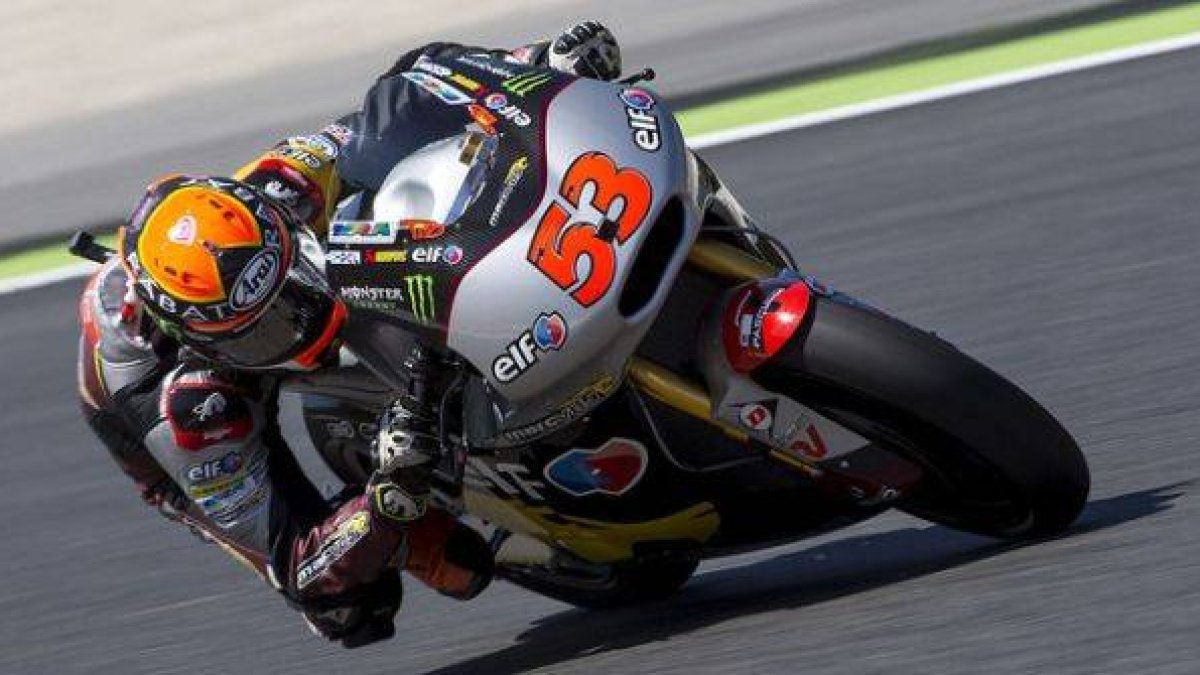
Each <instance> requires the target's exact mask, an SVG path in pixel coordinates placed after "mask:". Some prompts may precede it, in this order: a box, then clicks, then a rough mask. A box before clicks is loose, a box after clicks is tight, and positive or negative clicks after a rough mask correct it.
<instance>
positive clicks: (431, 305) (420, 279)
mask: <svg viewBox="0 0 1200 675" xmlns="http://www.w3.org/2000/svg"><path fill="white" fill-rule="evenodd" d="M396 290H399V289H396ZM404 290H405V291H406V292H407V294H408V306H409V308H410V310H411V311H412V314H413V316H414V317H416V318H417V320H418V321H421V322H423V323H430V322H432V321H433V319H434V316H436V314H437V304H436V302H435V300H434V297H433V277H431V276H429V275H428V274H413V275H409V276H407V277H404Z"/></svg>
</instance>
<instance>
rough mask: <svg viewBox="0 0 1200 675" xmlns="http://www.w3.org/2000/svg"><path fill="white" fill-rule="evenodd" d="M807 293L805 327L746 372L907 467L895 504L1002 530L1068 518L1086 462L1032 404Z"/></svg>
mask: <svg viewBox="0 0 1200 675" xmlns="http://www.w3.org/2000/svg"><path fill="white" fill-rule="evenodd" d="M813 300H814V302H813V303H812V305H811V306H810V307H811V309H810V311H811V317H810V318H809V319H808V320H807V321H806V324H805V328H804V329H803V330H801V331H798V332H797V334H796V335H795V336H793V338H792V340H791V341H790V342H789V343H788V344H787V345H786V346H785V347H784V348H783V349H782V350H781V351H780V352H779V353H777V354H776V355H775V356H774V357H773V358H772V359H771V360H770V361H769V362H767V363H766V364H764V365H763V366H762V367H760V368H758V369H757V370H756V371H755V372H754V379H755V380H756V381H758V382H759V384H761V385H763V386H765V387H767V388H768V389H770V390H772V391H776V392H779V393H781V394H785V395H787V396H788V397H790V398H793V399H794V400H796V401H799V402H801V403H804V404H805V405H808V406H810V407H812V408H813V409H814V410H817V411H818V412H820V413H822V414H824V415H826V416H827V417H829V418H830V419H832V420H834V421H836V422H838V423H840V424H842V425H843V426H845V427H847V428H849V429H851V430H852V431H854V432H855V433H857V434H859V435H861V436H863V437H864V438H866V439H868V440H870V441H871V442H872V443H873V444H875V445H877V446H879V447H881V448H883V449H884V450H887V451H890V452H894V453H897V454H899V455H901V456H902V457H903V458H905V459H906V460H909V461H911V462H913V463H915V464H917V465H918V466H919V467H920V468H921V469H922V471H923V477H922V479H921V480H920V482H919V483H918V484H917V485H916V486H915V489H913V490H912V491H910V493H909V494H908V495H907V496H906V497H905V498H904V500H903V501H902V502H901V504H899V506H900V508H901V509H903V510H905V511H907V512H910V513H912V514H913V515H916V516H918V517H920V518H924V519H926V520H930V521H933V522H936V523H940V524H944V525H947V526H950V527H954V528H956V529H961V530H966V531H970V532H975V533H978V534H985V535H989V536H995V537H1005V538H1025V537H1038V536H1047V535H1052V534H1055V533H1057V532H1060V531H1062V530H1063V529H1065V528H1066V527H1067V526H1069V525H1070V524H1071V523H1072V522H1074V520H1075V518H1076V517H1077V516H1078V515H1079V512H1080V511H1081V510H1082V508H1083V505H1084V503H1085V502H1086V501H1087V495H1088V489H1089V476H1088V468H1087V463H1086V461H1085V460H1084V457H1083V454H1082V453H1081V452H1080V450H1079V447H1078V446H1077V445H1076V444H1075V441H1074V440H1073V439H1072V438H1071V436H1070V434H1068V433H1067V431H1066V430H1065V429H1064V428H1063V427H1062V425H1060V424H1059V423H1058V421H1057V420H1055V419H1054V418H1053V417H1052V416H1051V415H1050V414H1049V413H1048V412H1046V410H1045V409H1044V408H1043V407H1042V406H1041V405H1039V404H1038V403H1037V402H1036V401H1034V400H1033V399H1032V398H1030V397H1029V396H1028V395H1027V394H1025V393H1024V392H1023V391H1021V390H1020V389H1019V388H1017V387H1016V386H1015V385H1014V384H1012V383H1011V382H1009V381H1008V380H1006V379H1004V378H1003V377H1001V376H1000V375H998V374H997V373H995V372H994V371H992V370H990V369H988V368H987V367H985V366H983V365H981V364H980V363H978V362H977V361H975V360H974V359H972V358H970V357H968V356H967V355H965V354H963V353H962V352H960V351H958V350H957V349H956V348H954V347H953V346H952V345H950V344H949V343H947V342H945V341H943V340H941V339H940V338H938V337H936V336H934V335H932V334H929V333H925V332H923V331H919V330H917V329H915V328H913V327H911V326H909V325H907V324H905V323H903V322H901V321H898V320H896V319H893V318H891V317H889V316H886V315H884V314H882V313H879V312H877V311H874V310H871V309H868V308H864V307H861V306H858V305H854V304H852V303H848V302H845V301H841V300H832V299H829V298H825V297H814V298H813Z"/></svg>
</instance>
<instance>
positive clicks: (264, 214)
mask: <svg viewBox="0 0 1200 675" xmlns="http://www.w3.org/2000/svg"><path fill="white" fill-rule="evenodd" d="M480 51H482V50H478V49H472V48H467V47H463V46H460V45H454V44H447V43H437V44H431V45H427V46H425V47H423V48H420V49H417V50H414V51H412V52H409V53H408V54H405V55H404V56H402V57H401V58H400V60H399V61H398V62H397V63H396V65H395V66H393V67H392V68H391V69H390V70H389V71H388V72H387V73H385V74H384V75H383V76H381V77H380V78H379V80H378V81H377V82H376V83H375V85H374V86H373V87H372V88H371V90H370V91H369V92H368V94H367V97H366V100H365V102H364V104H363V106H362V108H361V109H360V110H358V111H356V112H354V113H351V114H350V115H347V116H345V117H343V118H341V119H339V120H338V121H337V122H336V123H334V124H331V125H329V126H327V127H326V128H325V129H323V130H322V131H321V132H319V133H317V134H314V135H311V136H306V137H299V138H290V139H288V140H286V141H284V142H282V143H280V144H279V145H277V146H276V147H275V148H273V149H272V150H270V151H269V152H267V153H265V154H264V155H262V156H261V157H259V158H258V159H256V160H254V161H253V162H251V163H250V164H248V165H246V166H245V167H243V168H242V169H241V170H239V171H238V172H237V173H236V174H235V175H234V177H233V178H214V177H196V176H182V175H174V176H168V177H165V178H163V179H160V180H159V181H158V182H156V183H154V184H152V185H151V186H150V187H149V188H148V190H147V192H146V194H145V195H144V196H143V197H142V199H141V201H140V202H139V203H138V205H137V206H136V207H135V209H134V211H133V213H132V215H131V217H130V220H129V223H128V224H127V225H126V226H124V227H123V228H122V229H121V233H120V235H119V247H118V254H117V255H116V256H114V257H113V259H112V260H110V261H109V262H108V263H106V264H105V265H104V266H103V267H102V268H101V269H100V271H99V272H97V274H96V275H95V276H94V277H92V279H91V280H90V281H89V283H88V285H87V287H86V289H85V291H84V293H83V296H82V297H81V300H80V321H81V324H82V336H81V340H80V357H79V364H78V377H79V392H80V396H81V399H82V404H83V410H84V414H85V417H86V419H87V421H88V423H89V425H90V426H91V427H92V429H93V430H94V432H95V433H96V434H97V436H99V437H100V439H101V440H102V441H103V442H104V444H105V445H106V446H107V448H108V450H109V452H110V454H111V455H112V456H113V458H114V459H115V460H116V462H117V464H118V465H119V467H120V468H121V469H122V470H123V471H124V473H126V474H127V475H128V476H129V477H130V478H132V479H133V481H134V482H135V484H136V485H137V488H138V489H139V491H140V492H141V495H142V498H143V499H144V500H145V501H146V502H147V503H148V504H150V505H152V506H155V507H157V508H158V509H159V510H160V511H161V512H162V513H163V514H164V515H166V516H168V517H169V518H171V519H173V520H178V521H181V522H183V523H185V524H187V525H188V526H189V527H192V528H193V530H195V531H197V532H198V533H199V534H201V535H202V537H204V538H205V539H207V540H210V541H215V542H216V543H218V544H219V545H221V546H222V548H224V549H225V550H226V551H227V552H229V553H230V554H231V555H233V556H234V557H235V558H236V559H238V560H240V561H241V562H243V563H245V564H246V565H247V566H249V567H250V568H252V569H253V570H255V571H256V572H257V573H259V575H260V576H262V577H263V578H264V579H266V580H267V581H268V582H269V583H271V585H272V586H273V587H275V588H276V589H277V590H279V591H280V592H281V593H282V594H283V595H284V597H285V599H286V600H287V602H288V603H289V604H290V605H292V606H293V607H295V608H297V609H299V610H301V611H302V612H303V613H304V616H305V618H306V620H307V621H308V622H309V624H310V626H311V627H313V628H314V630H315V631H317V632H319V633H320V634H322V635H324V636H326V637H328V638H329V639H331V640H338V641H341V642H342V644H343V645H345V646H347V647H354V646H359V645H362V644H368V643H370V642H374V641H377V640H380V639H386V638H388V637H390V636H391V635H392V634H393V633H394V627H393V618H394V616H395V614H396V612H397V611H398V609H399V605H400V600H401V595H402V589H401V583H400V576H399V570H400V569H401V568H403V569H405V570H407V571H409V572H410V573H411V574H413V575H414V576H416V577H418V578H419V579H420V580H422V581H423V582H425V583H426V584H428V585H430V586H431V587H433V588H435V589H437V590H439V591H440V592H442V593H444V594H447V595H450V596H452V597H456V598H460V599H469V598H472V597H474V596H475V595H477V594H478V593H479V592H481V591H482V590H483V588H484V587H485V586H486V585H487V584H488V583H489V581H490V579H491V577H492V569H493V560H492V552H491V549H490V547H489V546H488V544H487V543H486V542H485V541H484V540H483V539H482V537H481V536H480V535H479V534H478V533H477V532H476V531H475V530H473V529H471V528H469V527H467V526H466V525H463V524H461V523H459V522H458V521H457V520H456V519H455V518H454V517H453V516H451V515H450V514H448V513H446V512H444V511H442V510H440V509H437V508H436V507H434V506H432V505H429V504H428V499H429V481H430V475H431V472H432V469H433V466H434V464H435V463H436V461H437V460H438V458H439V454H440V443H439V441H438V439H437V437H436V427H437V415H436V413H435V411H434V408H433V405H432V401H434V400H435V399H434V396H435V395H436V394H437V391H438V389H439V387H440V386H441V385H442V382H441V373H440V372H439V368H438V364H439V360H438V359H439V357H438V353H437V350H436V349H432V348H428V347H419V348H415V349H414V350H413V352H412V354H411V355H410V357H409V359H408V361H407V364H408V365H409V367H410V368H409V369H410V371H411V373H410V375H411V376H410V378H409V380H408V388H407V390H406V391H402V392H400V395H399V397H398V398H397V399H396V401H395V402H394V403H393V404H392V405H391V406H389V407H388V409H387V410H386V411H385V412H384V414H383V416H382V418H381V421H380V429H381V431H380V434H379V437H378V438H377V439H376V441H375V443H374V445H373V460H374V462H375V470H374V473H373V474H372V475H371V477H370V479H369V480H368V481H367V483H366V485H365V486H351V487H349V488H348V489H347V491H344V492H343V494H341V495H339V496H338V497H336V498H335V499H334V500H332V501H326V499H324V498H323V497H322V496H321V495H320V493H319V492H318V491H317V490H316V488H315V487H314V486H313V485H312V484H311V483H310V482H309V481H308V479H307V478H306V477H305V476H304V474H303V472H302V471H301V469H300V467H299V465H298V464H297V462H296V460H295V458H294V457H293V455H292V454H291V452H290V450H289V449H288V447H287V445H286V443H285V441H284V439H283V436H282V434H281V431H280V428H279V423H278V419H277V417H278V400H277V394H278V386H279V379H280V377H281V376H282V375H283V374H284V373H286V372H287V371H289V370H290V371H308V370H313V369H317V368H320V367H323V366H327V365H331V364H335V363H336V362H337V358H338V351H339V346H340V341H339V331H340V329H341V327H342V325H343V323H344V322H345V320H346V317H347V310H346V308H345V306H344V305H343V304H342V301H341V300H340V299H339V298H338V297H336V295H335V294H334V293H333V292H332V291H331V289H330V288H329V286H328V284H327V283H326V282H325V280H324V278H323V275H322V274H321V272H320V270H319V268H318V266H317V265H316V264H314V262H313V261H312V260H311V259H310V256H309V253H310V252H311V251H312V250H313V249H314V248H315V249H318V250H319V244H318V243H317V241H318V239H317V238H316V236H314V235H319V234H322V233H323V232H324V230H325V229H326V227H327V225H328V218H329V215H330V213H331V211H332V208H333V205H334V204H335V203H336V202H337V201H338V195H339V193H340V192H342V191H343V188H344V186H345V185H346V184H354V180H353V179H348V178H347V176H352V175H362V174H365V173H370V172H371V170H372V168H373V166H374V165H376V164H379V163H385V162H391V163H393V164H394V162H395V160H396V159H398V157H396V153H397V152H398V151H402V150H403V148H401V149H400V150H398V149H397V148H396V147H395V145H396V144H395V143H394V142H393V141H395V138H396V137H395V136H391V137H388V135H386V134H383V133H380V131H379V130H380V129H382V128H384V127H386V129H387V130H389V131H396V133H397V134H398V135H402V134H403V131H404V129H405V124H406V121H407V120H406V114H408V108H409V107H410V106H409V103H410V102H411V100H412V99H413V98H414V97H417V96H422V95H427V94H423V93H422V92H420V91H419V90H418V89H419V88H416V87H414V86H413V85H412V83H411V82H409V81H408V80H405V79H403V78H401V77H400V76H399V75H400V74H401V73H403V72H405V71H408V70H409V69H411V68H412V66H413V64H415V63H416V62H417V60H418V59H421V58H422V57H426V58H429V57H435V56H438V57H444V56H451V55H455V54H465V53H477V52H480ZM489 54H490V55H492V56H494V57H502V58H505V59H507V60H509V61H511V62H513V63H524V64H527V65H541V66H544V65H548V66H550V67H553V68H555V69H558V70H562V71H566V72H571V73H574V74H577V75H581V76H587V77H594V78H598V79H605V80H611V79H614V78H616V77H617V76H618V75H619V73H620V53H619V49H618V47H617V44H616V41H615V40H614V39H613V37H612V34H611V33H610V32H609V31H608V30H607V29H605V28H604V27H603V26H601V25H600V24H598V23H595V22H585V23H581V24H579V25H577V26H575V27H573V28H572V29H570V30H568V31H566V32H565V33H563V34H562V35H561V36H560V37H559V38H558V39H557V40H555V41H554V42H553V43H550V42H543V43H537V44H534V45H529V46H526V47H522V48H519V49H516V50H513V51H512V52H494V51H493V52H489ZM372 141H375V143H374V145H375V146H383V145H384V141H387V143H388V144H389V145H388V147H378V148H375V147H372ZM350 143H354V144H355V145H356V147H357V148H358V149H359V151H358V152H357V153H344V152H343V149H345V148H346V147H347V145H348V144H350ZM420 143H421V139H413V140H412V141H410V142H409V145H410V146H411V145H416V146H417V147H419V145H420ZM389 166H390V164H389Z"/></svg>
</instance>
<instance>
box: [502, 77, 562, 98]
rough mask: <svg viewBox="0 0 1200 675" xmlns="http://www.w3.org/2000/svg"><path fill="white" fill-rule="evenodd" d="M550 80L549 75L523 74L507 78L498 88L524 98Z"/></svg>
mask: <svg viewBox="0 0 1200 675" xmlns="http://www.w3.org/2000/svg"><path fill="white" fill-rule="evenodd" d="M550 79H551V76H550V73H525V74H523V75H515V76H513V77H510V78H508V79H507V80H505V81H504V82H503V83H501V85H500V88H501V89H503V90H504V91H507V92H508V93H510V94H516V95H517V96H524V95H525V94H528V93H530V92H532V91H535V90H536V89H537V88H538V87H541V86H542V85H544V84H546V83H547V82H549V81H550Z"/></svg>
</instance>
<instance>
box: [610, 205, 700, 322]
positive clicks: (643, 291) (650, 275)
mask: <svg viewBox="0 0 1200 675" xmlns="http://www.w3.org/2000/svg"><path fill="white" fill-rule="evenodd" d="M683 217H684V213H683V204H682V203H681V202H680V201H679V198H678V197H674V198H672V199H671V201H669V202H667V204H666V206H664V207H663V210H662V212H660V213H659V214H658V220H656V221H654V225H653V226H652V227H651V229H650V234H649V236H647V237H646V241H645V242H643V243H642V248H641V250H640V251H638V254H637V258H636V259H635V260H634V261H633V269H631V270H630V272H629V278H628V279H626V280H625V289H624V290H622V291H621V299H620V301H618V303H617V309H618V310H619V311H620V312H621V316H624V317H630V316H633V315H634V314H637V313H638V312H640V311H641V310H642V309H644V308H645V307H646V305H647V304H649V302H650V300H651V299H652V298H653V297H654V293H655V291H657V290H658V287H659V286H661V285H662V282H663V275H664V274H665V273H666V271H667V266H668V265H670V264H671V258H673V257H674V256H675V252H676V251H677V250H678V249H679V244H680V242H681V241H682V240H683Z"/></svg>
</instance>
